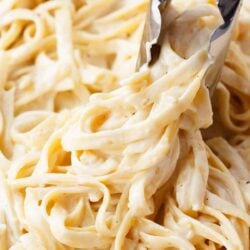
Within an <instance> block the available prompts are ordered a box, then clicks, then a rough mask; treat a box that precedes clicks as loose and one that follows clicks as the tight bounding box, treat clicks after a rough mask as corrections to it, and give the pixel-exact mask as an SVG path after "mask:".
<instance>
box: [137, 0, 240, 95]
mask: <svg viewBox="0 0 250 250" xmlns="http://www.w3.org/2000/svg"><path fill="white" fill-rule="evenodd" d="M169 3H170V0H151V1H150V7H149V10H148V14H147V18H146V22H145V29H144V33H143V39H142V43H141V49H140V54H139V59H138V62H137V69H139V68H140V67H142V66H143V65H147V66H150V65H152V64H153V63H154V62H155V61H157V59H158V56H159V53H160V39H161V35H162V30H163V28H164V27H163V20H162V13H163V11H164V10H165V8H166V6H167V4H169ZM241 4H242V1H241V0H219V1H218V7H219V10H220V12H221V15H222V18H223V20H224V23H223V24H222V25H221V26H219V27H218V28H217V29H216V30H215V31H214V32H213V34H212V36H211V38H210V42H209V48H208V52H209V56H210V57H211V59H212V64H211V66H210V67H209V69H208V71H207V74H206V77H205V83H206V86H207V87H208V88H209V91H210V94H211V95H212V93H213V91H214V89H215V87H216V85H217V83H218V81H219V79H220V75H221V71H222V67H223V64H224V61H225V57H226V54H227V51H228V47H229V44H230V40H231V37H232V32H233V29H234V26H235V23H236V20H237V17H238V14H239V10H240V6H241Z"/></svg>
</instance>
